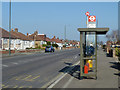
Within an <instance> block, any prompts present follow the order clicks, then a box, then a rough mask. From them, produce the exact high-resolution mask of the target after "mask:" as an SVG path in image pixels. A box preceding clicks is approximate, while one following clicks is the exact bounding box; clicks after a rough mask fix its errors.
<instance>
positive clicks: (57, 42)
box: [51, 36, 63, 48]
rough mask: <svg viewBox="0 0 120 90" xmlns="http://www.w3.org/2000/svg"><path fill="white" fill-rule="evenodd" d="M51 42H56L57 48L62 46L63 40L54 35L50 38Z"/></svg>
mask: <svg viewBox="0 0 120 90" xmlns="http://www.w3.org/2000/svg"><path fill="white" fill-rule="evenodd" d="M51 40H52V43H53V44H57V45H58V47H59V48H61V47H63V42H62V40H60V39H59V38H56V37H55V36H54V37H53V38H52V39H51Z"/></svg>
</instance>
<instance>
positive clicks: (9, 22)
mask: <svg viewBox="0 0 120 90" xmlns="http://www.w3.org/2000/svg"><path fill="white" fill-rule="evenodd" d="M10 31H11V0H10V5H9V55H11V32H10Z"/></svg>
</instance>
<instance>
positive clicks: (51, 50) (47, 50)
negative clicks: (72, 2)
mask: <svg viewBox="0 0 120 90" xmlns="http://www.w3.org/2000/svg"><path fill="white" fill-rule="evenodd" d="M54 51H55V49H54V47H53V46H46V48H45V52H54Z"/></svg>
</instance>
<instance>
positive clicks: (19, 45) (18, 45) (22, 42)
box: [11, 28, 33, 50]
mask: <svg viewBox="0 0 120 90" xmlns="http://www.w3.org/2000/svg"><path fill="white" fill-rule="evenodd" d="M11 34H12V35H14V36H16V37H17V39H16V40H15V42H14V44H15V47H14V48H15V49H17V50H25V49H26V48H30V43H31V42H33V41H32V39H31V38H30V37H28V36H26V35H24V34H23V33H21V32H18V28H15V31H14V30H13V29H12V30H11Z"/></svg>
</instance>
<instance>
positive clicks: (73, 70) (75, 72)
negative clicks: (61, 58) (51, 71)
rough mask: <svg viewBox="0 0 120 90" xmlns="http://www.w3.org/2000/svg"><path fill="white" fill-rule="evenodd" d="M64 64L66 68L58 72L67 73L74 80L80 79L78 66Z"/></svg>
mask: <svg viewBox="0 0 120 90" xmlns="http://www.w3.org/2000/svg"><path fill="white" fill-rule="evenodd" d="M64 63H65V64H66V65H68V66H66V67H64V68H63V69H61V70H60V71H59V72H63V73H67V74H69V75H71V76H72V77H74V78H77V79H80V65H75V66H72V65H73V64H72V63H66V62H64Z"/></svg>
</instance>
